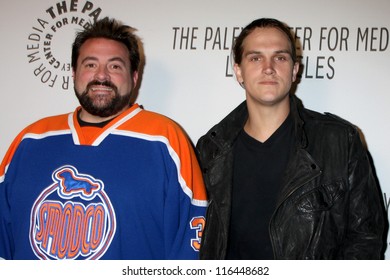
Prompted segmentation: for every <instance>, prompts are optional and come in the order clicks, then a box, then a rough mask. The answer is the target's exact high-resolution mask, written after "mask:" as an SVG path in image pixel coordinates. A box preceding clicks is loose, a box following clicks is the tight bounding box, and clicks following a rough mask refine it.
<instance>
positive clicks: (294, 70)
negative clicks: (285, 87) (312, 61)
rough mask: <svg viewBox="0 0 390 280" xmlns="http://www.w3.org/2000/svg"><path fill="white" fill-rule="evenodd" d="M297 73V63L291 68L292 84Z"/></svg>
mask: <svg viewBox="0 0 390 280" xmlns="http://www.w3.org/2000/svg"><path fill="white" fill-rule="evenodd" d="M298 71H299V63H298V62H295V63H294V66H293V72H292V81H293V82H295V80H296V79H297V74H298Z"/></svg>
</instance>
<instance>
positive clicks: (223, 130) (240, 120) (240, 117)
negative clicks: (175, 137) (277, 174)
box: [209, 94, 307, 149]
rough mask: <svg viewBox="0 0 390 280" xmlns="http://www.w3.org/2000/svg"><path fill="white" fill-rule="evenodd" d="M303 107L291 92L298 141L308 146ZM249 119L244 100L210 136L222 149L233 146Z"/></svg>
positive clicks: (291, 106) (212, 130)
mask: <svg viewBox="0 0 390 280" xmlns="http://www.w3.org/2000/svg"><path fill="white" fill-rule="evenodd" d="M303 109H304V108H303V104H302V101H301V100H300V99H299V98H298V97H296V96H295V95H293V94H290V114H292V117H293V122H294V127H295V136H296V139H297V143H299V145H300V147H301V148H305V147H306V146H307V138H306V134H305V131H304V121H303V119H302V117H301V115H302V113H303ZM247 119H248V107H247V105H246V101H243V102H242V103H241V104H240V105H238V106H237V107H236V108H235V109H234V110H233V111H232V112H231V113H230V114H229V115H227V116H226V117H225V118H224V119H223V120H222V121H221V122H219V123H218V124H217V125H215V126H214V127H213V128H212V129H211V130H210V131H209V136H210V137H211V138H213V140H214V141H215V142H216V143H217V144H218V146H219V147H221V148H222V149H229V148H231V147H232V146H233V144H234V142H235V140H236V138H237V136H238V134H239V133H240V131H241V130H242V128H243V127H244V125H245V122H246V120H247Z"/></svg>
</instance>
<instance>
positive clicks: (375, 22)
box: [0, 0, 390, 259]
mask: <svg viewBox="0 0 390 280" xmlns="http://www.w3.org/2000/svg"><path fill="white" fill-rule="evenodd" d="M0 3H1V9H0V34H1V41H0V42H1V43H0V45H1V51H0V61H1V67H0V73H1V74H0V81H1V88H2V90H1V92H0V100H1V102H0V106H1V109H0V120H1V121H0V135H1V137H0V157H1V158H2V157H3V156H4V154H5V152H6V150H7V148H8V146H9V145H10V143H11V141H12V140H13V138H14V137H15V136H16V134H17V133H18V132H19V131H20V130H21V129H22V128H24V127H25V126H26V125H28V124H29V123H31V122H33V121H35V120H37V119H39V118H41V117H45V116H48V115H55V114H59V113H65V112H69V111H73V110H74V108H75V107H76V106H77V105H78V102H77V99H76V97H75V96H74V91H73V83H72V73H71V67H70V53H71V43H72V41H73V38H74V34H75V31H76V30H80V29H82V28H84V27H86V26H87V25H88V23H89V22H90V21H91V20H92V21H93V20H95V19H99V18H102V17H105V16H110V17H115V18H118V19H120V20H121V21H123V22H124V23H126V24H129V25H131V26H133V27H135V28H136V29H137V30H138V31H137V34H138V35H139V37H140V38H141V39H142V42H143V49H144V52H145V66H144V69H143V71H142V79H141V86H140V89H139V92H138V99H137V102H138V103H140V104H142V105H143V106H144V107H145V108H146V109H149V110H152V111H157V112H159V113H162V114H165V115H167V116H169V117H170V118H172V119H174V120H176V121H177V122H178V123H179V124H180V125H182V126H183V127H184V129H185V130H186V131H187V132H188V134H189V136H190V137H191V139H192V141H193V142H194V143H196V142H197V140H198V139H199V137H200V136H201V135H203V134H204V133H205V132H206V131H207V130H208V129H209V128H210V127H211V126H212V125H213V124H215V123H216V122H218V121H219V120H220V119H221V118H222V117H224V116H225V115H226V114H227V113H228V112H230V110H232V109H233V108H234V107H235V106H237V105H238V103H240V102H241V101H242V100H244V92H243V90H242V88H241V87H240V86H239V85H238V83H237V82H236V80H235V77H234V76H233V72H232V68H231V55H230V51H231V45H232V41H233V40H234V38H236V37H237V36H238V34H239V32H240V31H241V28H242V27H244V26H245V25H247V24H248V23H249V22H251V21H252V20H254V19H256V18H260V17H273V18H277V19H279V20H282V21H284V22H286V23H287V24H289V25H290V26H291V28H292V29H293V31H294V32H295V34H296V40H297V48H298V51H299V53H300V55H301V56H302V65H301V66H302V69H303V70H302V73H301V79H300V83H299V84H298V87H297V91H296V94H297V96H298V97H299V98H301V99H302V101H303V103H304V105H305V106H306V107H308V108H311V109H314V110H316V111H320V112H332V113H334V114H337V115H339V116H341V117H343V118H345V119H348V120H349V121H350V122H352V123H354V124H356V125H357V126H358V127H359V129H360V130H361V132H362V135H363V137H364V140H365V142H366V143H367V147H368V150H369V152H370V155H371V156H372V160H373V163H374V165H375V172H376V175H377V177H378V181H379V184H380V187H381V189H382V195H383V200H384V202H385V206H386V209H387V208H388V207H389V203H390V172H389V167H390V148H389V144H388V141H389V139H390V125H389V121H390V110H389V108H390V95H389V90H390V70H389V65H390V34H389V33H390V17H389V12H390V1H388V0H372V1H356V0H343V1H333V0H329V1H312V0H297V1H290V0H277V1H258V0H242V1H230V0H213V1H209V0H200V1H187V0H165V1H152V0H142V1H133V0H110V1H104V0H90V1H87V0H40V1H28V0H14V1H5V0H0ZM386 258H387V259H389V258H390V251H389V250H387V252H386Z"/></svg>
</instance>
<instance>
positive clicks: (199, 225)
mask: <svg viewBox="0 0 390 280" xmlns="http://www.w3.org/2000/svg"><path fill="white" fill-rule="evenodd" d="M205 224H206V221H205V218H204V217H202V216H199V217H194V218H192V220H191V222H190V226H191V229H195V230H196V238H193V239H191V247H192V248H193V249H194V250H195V251H199V249H200V242H201V240H202V233H203V229H204V226H205Z"/></svg>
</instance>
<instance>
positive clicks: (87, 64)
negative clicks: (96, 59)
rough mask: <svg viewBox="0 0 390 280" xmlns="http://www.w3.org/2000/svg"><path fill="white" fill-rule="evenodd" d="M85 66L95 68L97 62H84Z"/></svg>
mask: <svg viewBox="0 0 390 280" xmlns="http://www.w3.org/2000/svg"><path fill="white" fill-rule="evenodd" d="M84 67H85V68H91V69H92V68H95V67H96V64H95V63H92V62H88V63H86V64H84Z"/></svg>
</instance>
